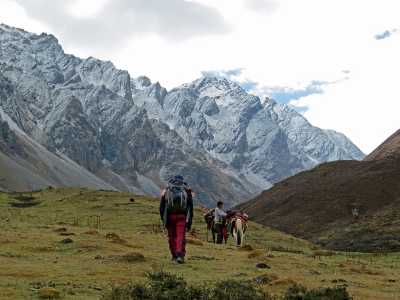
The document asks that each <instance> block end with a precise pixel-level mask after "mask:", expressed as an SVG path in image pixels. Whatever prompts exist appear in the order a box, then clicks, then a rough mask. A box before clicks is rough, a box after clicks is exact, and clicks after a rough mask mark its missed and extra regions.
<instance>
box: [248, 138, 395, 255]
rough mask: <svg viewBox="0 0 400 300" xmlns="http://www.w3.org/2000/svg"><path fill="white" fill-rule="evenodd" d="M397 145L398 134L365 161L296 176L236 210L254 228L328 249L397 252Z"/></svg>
mask: <svg viewBox="0 0 400 300" xmlns="http://www.w3.org/2000/svg"><path fill="white" fill-rule="evenodd" d="M398 142H399V133H397V136H396V135H394V136H392V137H391V138H390V139H389V140H388V141H387V142H385V143H384V144H383V145H381V146H380V147H379V148H378V149H377V150H376V151H375V152H374V153H375V154H374V153H373V154H372V155H371V156H369V157H368V159H367V160H365V161H362V162H358V161H339V162H333V163H328V164H323V165H321V166H319V167H317V168H315V169H313V170H311V171H306V172H303V173H300V174H298V175H296V176H293V177H291V178H289V179H287V180H285V181H283V182H281V183H279V184H277V185H275V186H274V187H273V188H272V189H270V190H268V191H265V192H263V193H262V194H261V195H259V196H258V197H256V198H255V199H253V200H251V201H249V202H247V203H245V204H243V205H241V206H240V208H242V209H244V210H246V211H247V212H248V213H249V214H250V216H251V217H253V219H254V220H255V221H256V222H259V223H262V224H265V225H268V226H271V227H274V228H277V229H279V230H282V231H285V232H289V233H291V234H294V235H296V236H299V237H303V238H306V239H309V240H312V241H314V242H317V243H319V244H321V245H324V246H327V247H329V248H332V249H340V250H355V251H380V250H389V251H394V250H400V155H397V153H400V147H399V146H396V145H399V143H398ZM396 147H398V148H397V149H396ZM389 153H390V155H389ZM374 157H377V158H382V159H375V160H373V158H374ZM357 212H358V217H357Z"/></svg>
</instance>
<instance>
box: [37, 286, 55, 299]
mask: <svg viewBox="0 0 400 300" xmlns="http://www.w3.org/2000/svg"><path fill="white" fill-rule="evenodd" d="M38 296H39V298H40V299H60V297H61V294H60V292H59V291H58V290H56V289H55V288H52V287H44V288H41V289H40V290H39V292H38Z"/></svg>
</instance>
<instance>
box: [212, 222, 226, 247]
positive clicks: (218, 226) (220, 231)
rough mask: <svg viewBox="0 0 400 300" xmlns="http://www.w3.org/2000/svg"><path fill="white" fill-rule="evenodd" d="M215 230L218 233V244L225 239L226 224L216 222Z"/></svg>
mask: <svg viewBox="0 0 400 300" xmlns="http://www.w3.org/2000/svg"><path fill="white" fill-rule="evenodd" d="M214 230H215V233H216V234H217V244H222V241H223V240H224V225H223V224H221V223H215V224H214Z"/></svg>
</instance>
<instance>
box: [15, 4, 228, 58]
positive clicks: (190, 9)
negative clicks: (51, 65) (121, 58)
mask: <svg viewBox="0 0 400 300" xmlns="http://www.w3.org/2000/svg"><path fill="white" fill-rule="evenodd" d="M14 1H15V2H16V3H18V4H19V5H20V6H21V7H23V8H24V9H25V11H26V13H27V15H28V16H30V17H32V18H34V19H37V20H40V21H42V22H43V23H44V24H46V25H47V26H49V28H51V29H52V31H54V32H55V33H56V34H59V35H61V37H62V38H64V39H65V40H66V41H68V42H69V43H71V44H74V45H75V46H76V45H84V46H89V47H97V48H99V49H102V50H103V49H105V50H110V51H111V50H115V49H116V48H119V47H121V46H124V45H125V42H126V41H128V40H129V39H132V38H133V37H136V36H138V35H143V34H156V35H158V36H160V37H162V38H164V39H166V40H169V41H170V40H172V41H182V40H186V39H188V38H191V37H193V36H199V35H200V36H201V35H209V34H218V33H224V32H226V31H228V26H227V25H226V24H225V22H224V19H223V17H222V15H220V14H219V13H218V11H217V10H216V9H215V8H213V7H210V6H206V5H203V4H200V3H197V2H189V1H185V0H107V1H106V0H101V1H93V0H88V1H82V0H74V1H71V0H69V1H54V0H14Z"/></svg>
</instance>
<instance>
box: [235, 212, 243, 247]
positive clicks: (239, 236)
mask: <svg viewBox="0 0 400 300" xmlns="http://www.w3.org/2000/svg"><path fill="white" fill-rule="evenodd" d="M235 227H236V245H237V246H241V245H242V243H243V223H242V220H241V219H240V218H237V219H236V222H235Z"/></svg>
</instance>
